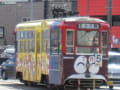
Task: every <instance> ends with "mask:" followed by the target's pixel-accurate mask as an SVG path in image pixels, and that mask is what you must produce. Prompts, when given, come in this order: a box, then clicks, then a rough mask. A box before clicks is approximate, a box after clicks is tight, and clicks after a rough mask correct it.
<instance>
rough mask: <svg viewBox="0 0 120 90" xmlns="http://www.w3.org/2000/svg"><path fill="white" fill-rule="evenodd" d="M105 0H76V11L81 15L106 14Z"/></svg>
mask: <svg viewBox="0 0 120 90" xmlns="http://www.w3.org/2000/svg"><path fill="white" fill-rule="evenodd" d="M106 5H107V0H78V11H79V12H80V13H79V14H80V15H81V16H86V15H94V16H95V15H106V14H107V6H106Z"/></svg>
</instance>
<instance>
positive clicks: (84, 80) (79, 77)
mask: <svg viewBox="0 0 120 90" xmlns="http://www.w3.org/2000/svg"><path fill="white" fill-rule="evenodd" d="M78 81H80V87H92V86H93V85H94V86H95V87H99V86H101V85H104V84H107V79H106V78H105V77H104V76H103V75H93V74H92V75H88V76H87V75H85V74H73V75H71V76H69V77H68V78H67V79H66V80H65V83H64V85H66V84H67V85H71V86H75V87H76V85H78Z"/></svg>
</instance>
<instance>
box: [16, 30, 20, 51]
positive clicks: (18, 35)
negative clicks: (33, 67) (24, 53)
mask: <svg viewBox="0 0 120 90" xmlns="http://www.w3.org/2000/svg"><path fill="white" fill-rule="evenodd" d="M17 52H20V32H17Z"/></svg>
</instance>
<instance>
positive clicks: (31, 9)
mask: <svg viewBox="0 0 120 90" xmlns="http://www.w3.org/2000/svg"><path fill="white" fill-rule="evenodd" d="M30 20H33V0H30Z"/></svg>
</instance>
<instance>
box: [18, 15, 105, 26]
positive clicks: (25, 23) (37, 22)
mask: <svg viewBox="0 0 120 90" xmlns="http://www.w3.org/2000/svg"><path fill="white" fill-rule="evenodd" d="M54 21H65V22H74V21H87V22H105V21H103V20H101V19H97V18H92V17H88V16H79V17H67V18H55V19H44V20H33V21H28V22H23V23H20V24H18V25H17V27H21V26H31V25H32V26H37V25H41V24H42V22H47V23H48V24H52V23H53V22H54Z"/></svg>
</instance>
